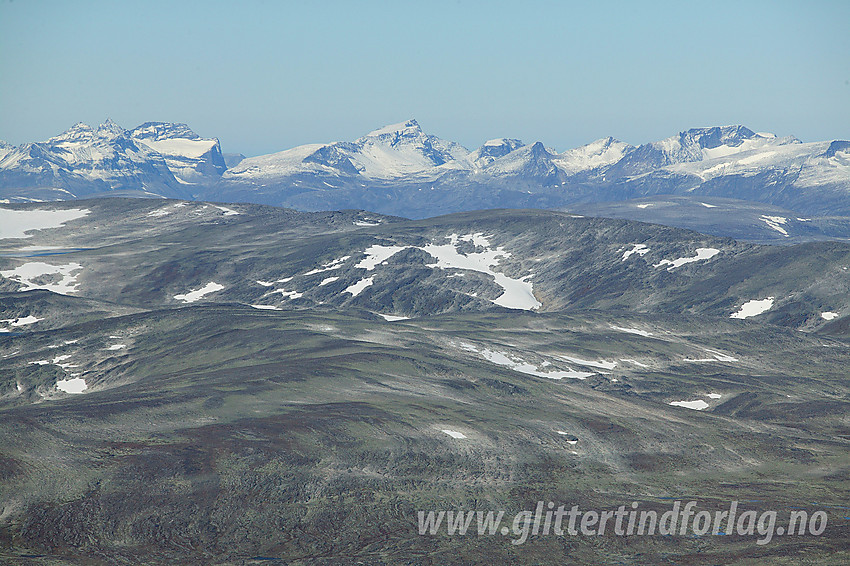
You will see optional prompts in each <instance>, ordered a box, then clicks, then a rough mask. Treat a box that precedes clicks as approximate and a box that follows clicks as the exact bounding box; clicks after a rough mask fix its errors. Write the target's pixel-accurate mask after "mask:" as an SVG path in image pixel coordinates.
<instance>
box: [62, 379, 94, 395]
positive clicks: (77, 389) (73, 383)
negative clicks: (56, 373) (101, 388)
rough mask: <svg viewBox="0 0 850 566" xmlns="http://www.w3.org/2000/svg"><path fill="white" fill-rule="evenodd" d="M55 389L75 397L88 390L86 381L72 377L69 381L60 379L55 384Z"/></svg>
mask: <svg viewBox="0 0 850 566" xmlns="http://www.w3.org/2000/svg"><path fill="white" fill-rule="evenodd" d="M56 388H57V389H59V390H60V391H64V392H65V393H70V394H72V395H77V394H80V393H82V392H83V391H85V390H86V389H88V386H87V385H86V380H85V379H83V378H82V377H74V378H71V379H60V380H59V381H57V382H56Z"/></svg>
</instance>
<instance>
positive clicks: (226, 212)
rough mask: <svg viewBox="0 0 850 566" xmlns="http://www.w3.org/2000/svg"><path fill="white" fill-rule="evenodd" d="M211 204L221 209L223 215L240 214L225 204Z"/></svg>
mask: <svg viewBox="0 0 850 566" xmlns="http://www.w3.org/2000/svg"><path fill="white" fill-rule="evenodd" d="M213 206H215V207H216V208H217V209H219V210H220V211H222V212H223V213H224V216H238V215H239V214H241V213H239V212H236V211H235V210H233V209H232V208H227V207H226V206H218V205H215V204H214V205H213Z"/></svg>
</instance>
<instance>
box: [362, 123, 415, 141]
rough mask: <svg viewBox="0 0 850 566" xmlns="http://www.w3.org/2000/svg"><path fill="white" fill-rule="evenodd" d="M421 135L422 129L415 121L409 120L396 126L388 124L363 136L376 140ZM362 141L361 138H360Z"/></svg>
mask: <svg viewBox="0 0 850 566" xmlns="http://www.w3.org/2000/svg"><path fill="white" fill-rule="evenodd" d="M420 134H422V128H421V127H420V126H419V122H417V121H416V120H415V119H413V118H411V119H410V120H407V121H406V122H399V123H398V124H389V125H387V126H384V127H383V128H378V129H377V130H372V131H371V132H369V133H368V134H366V135H365V136H363V137H364V138H376V137H381V136H387V135H391V136H392V135H399V136H417V135H420ZM361 139H363V138H361Z"/></svg>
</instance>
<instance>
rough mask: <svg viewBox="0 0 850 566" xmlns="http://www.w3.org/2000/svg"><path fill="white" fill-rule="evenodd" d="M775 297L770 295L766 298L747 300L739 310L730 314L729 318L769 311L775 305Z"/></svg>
mask: <svg viewBox="0 0 850 566" xmlns="http://www.w3.org/2000/svg"><path fill="white" fill-rule="evenodd" d="M773 299H774V298H773V297H768V298H766V299H753V300H752V301H747V302H746V303H744V304H743V305H741V308H740V309H739V310H738V311H737V312H734V313H732V314H731V315H729V318H741V319H743V318H749V317H751V316H757V315H760V314H762V313H764V312H767V311H769V310H770V309H771V308H772V307H773Z"/></svg>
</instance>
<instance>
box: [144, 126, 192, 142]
mask: <svg viewBox="0 0 850 566" xmlns="http://www.w3.org/2000/svg"><path fill="white" fill-rule="evenodd" d="M130 135H131V137H133V138H135V139H140V140H145V139H148V140H153V141H158V140H163V139H174V138H183V139H187V140H197V139H200V137H201V136H199V135H198V134H196V133H195V132H193V131H192V129H191V128H190V127H189V126H188V125H187V124H173V123H171V122H145V123H144V124H142V125H141V126H137V127H135V128H133V129H132V130H131V132H130Z"/></svg>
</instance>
